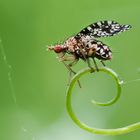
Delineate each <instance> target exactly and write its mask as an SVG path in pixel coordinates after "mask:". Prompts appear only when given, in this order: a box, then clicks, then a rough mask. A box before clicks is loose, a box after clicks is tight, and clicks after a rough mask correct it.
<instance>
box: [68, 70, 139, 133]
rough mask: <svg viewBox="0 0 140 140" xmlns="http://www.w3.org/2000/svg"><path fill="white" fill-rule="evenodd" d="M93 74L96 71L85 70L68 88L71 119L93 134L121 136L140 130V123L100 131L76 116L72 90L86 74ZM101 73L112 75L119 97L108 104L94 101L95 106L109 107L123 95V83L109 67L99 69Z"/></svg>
mask: <svg viewBox="0 0 140 140" xmlns="http://www.w3.org/2000/svg"><path fill="white" fill-rule="evenodd" d="M91 72H95V70H91V69H90V68H85V69H83V70H81V71H79V72H78V73H77V74H76V75H75V76H74V77H73V78H72V80H71V82H70V85H69V87H68V90H67V97H66V106H67V111H68V113H69V115H70V117H71V118H72V120H73V121H74V122H75V123H76V124H77V125H78V126H79V127H80V128H82V129H84V130H86V131H88V132H91V133H93V134H99V135H121V134H125V133H129V132H132V131H135V130H137V129H140V122H138V123H134V124H131V125H128V126H125V127H122V128H116V129H100V128H94V127H89V126H88V125H86V124H84V123H83V122H81V121H80V120H79V119H78V118H77V117H76V115H75V113H74V111H73V109H72V105H71V95H72V90H73V88H74V85H75V84H76V81H77V80H78V79H79V78H80V77H81V76H83V75H84V74H87V73H91ZM99 72H105V73H106V74H108V75H111V76H112V77H113V78H114V80H115V82H116V83H117V90H118V92H117V96H116V97H115V98H113V99H112V100H110V101H108V102H106V103H100V102H96V101H93V102H94V103H95V104H97V105H101V106H108V105H112V104H114V103H115V102H116V101H117V100H118V99H119V97H120V94H121V84H122V81H120V80H119V77H118V75H117V74H116V73H115V72H114V71H113V70H111V69H109V68H107V67H103V68H99Z"/></svg>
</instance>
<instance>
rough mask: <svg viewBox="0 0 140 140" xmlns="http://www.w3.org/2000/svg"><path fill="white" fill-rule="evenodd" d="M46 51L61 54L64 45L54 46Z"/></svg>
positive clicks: (63, 50)
mask: <svg viewBox="0 0 140 140" xmlns="http://www.w3.org/2000/svg"><path fill="white" fill-rule="evenodd" d="M48 50H50V51H54V52H55V53H63V52H65V51H66V48H65V47H64V45H55V46H51V47H48Z"/></svg>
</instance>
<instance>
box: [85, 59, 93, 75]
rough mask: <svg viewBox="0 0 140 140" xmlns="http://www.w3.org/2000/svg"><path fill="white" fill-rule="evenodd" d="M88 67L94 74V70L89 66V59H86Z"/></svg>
mask: <svg viewBox="0 0 140 140" xmlns="http://www.w3.org/2000/svg"><path fill="white" fill-rule="evenodd" d="M86 61H87V64H88V67H89V68H90V69H91V73H92V72H94V68H93V67H92V66H91V63H90V59H89V58H88V59H86Z"/></svg>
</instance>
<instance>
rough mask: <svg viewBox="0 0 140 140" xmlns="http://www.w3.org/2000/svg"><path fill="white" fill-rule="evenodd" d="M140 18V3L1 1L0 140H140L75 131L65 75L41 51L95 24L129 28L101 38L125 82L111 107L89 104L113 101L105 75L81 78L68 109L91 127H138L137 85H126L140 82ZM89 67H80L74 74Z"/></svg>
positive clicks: (49, 55) (125, 0) (131, 136)
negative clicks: (111, 22)
mask: <svg viewBox="0 0 140 140" xmlns="http://www.w3.org/2000/svg"><path fill="white" fill-rule="evenodd" d="M139 14H140V1H139V0H117V1H114V0H86V1H84V0H77V1H76V0H70V1H67V0H40V1H36V0H24V1H23V0H22V1H21V0H11V1H10V0H0V38H1V39H2V44H3V48H4V51H5V54H6V57H7V61H8V65H6V61H4V57H3V55H2V49H0V140H85V139H86V140H132V139H133V140H139V137H140V130H137V131H135V132H133V133H130V134H125V135H121V136H98V135H93V134H90V133H88V132H86V131H84V130H82V129H80V128H79V127H78V126H76V125H75V124H74V123H73V122H72V120H71V119H70V117H69V116H68V114H67V111H66V106H65V96H66V89H67V81H68V71H67V70H66V68H65V67H64V66H63V64H62V63H60V62H59V61H58V60H57V59H56V54H54V53H53V52H48V51H46V45H51V44H55V43H57V42H60V41H63V40H65V39H66V38H68V37H69V36H71V35H74V34H75V33H77V32H79V31H80V30H81V29H82V28H83V27H85V26H87V25H88V24H91V23H93V22H96V21H100V20H106V19H107V20H115V21H118V22H119V23H121V24H131V25H132V27H133V28H132V29H131V30H130V31H127V32H125V33H122V34H120V35H118V36H114V37H111V38H103V39H102V41H104V42H105V43H106V44H108V45H109V46H111V49H112V51H113V60H112V61H111V62H106V65H107V66H108V67H110V68H112V69H113V70H115V71H116V72H117V73H118V74H119V75H120V77H121V78H122V79H123V80H124V81H125V82H126V84H125V85H123V91H122V96H121V98H120V100H119V101H118V102H117V103H116V104H114V105H112V106H110V107H98V106H95V105H93V104H91V102H90V101H91V99H93V98H94V99H96V100H98V101H107V100H109V99H111V98H112V97H113V96H114V95H115V94H116V89H115V85H114V81H113V80H112V79H111V78H110V77H108V76H107V75H105V74H103V73H98V74H95V75H92V74H89V75H87V76H85V77H83V78H82V79H81V84H82V89H80V88H79V87H78V86H77V87H76V88H75V90H74V95H73V107H74V109H75V112H76V114H77V116H78V117H79V118H80V119H81V120H82V121H83V122H85V123H87V124H88V125H90V126H94V127H99V128H118V127H123V126H126V125H129V124H132V123H135V122H139V121H140V109H139V106H140V102H139V101H140V94H139V92H140V86H139V85H140V82H139V81H137V82H127V81H131V80H135V79H139V78H140V45H139V44H140V42H139V35H140V16H139ZM2 44H0V45H2ZM99 65H100V64H99ZM8 66H11V68H8ZM86 66H87V65H86V64H85V63H84V62H82V61H80V62H79V63H78V64H77V65H76V66H74V69H75V70H76V71H78V70H80V69H82V68H84V67H86ZM9 72H10V74H11V77H10V76H8V73H9ZM10 78H11V79H10Z"/></svg>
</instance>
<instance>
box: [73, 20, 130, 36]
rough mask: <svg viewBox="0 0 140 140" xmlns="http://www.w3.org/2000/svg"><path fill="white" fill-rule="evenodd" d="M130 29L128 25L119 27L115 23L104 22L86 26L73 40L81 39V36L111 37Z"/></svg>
mask: <svg viewBox="0 0 140 140" xmlns="http://www.w3.org/2000/svg"><path fill="white" fill-rule="evenodd" d="M130 28H131V26H130V25H120V24H119V23H117V22H114V21H107V20H105V21H100V22H96V23H93V24H91V25H89V26H87V27H86V28H84V29H83V30H81V31H80V32H79V33H78V34H77V35H76V36H75V38H81V37H82V36H89V37H91V38H98V37H107V36H113V35H116V34H118V33H121V32H124V31H126V30H128V29H130Z"/></svg>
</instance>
